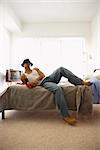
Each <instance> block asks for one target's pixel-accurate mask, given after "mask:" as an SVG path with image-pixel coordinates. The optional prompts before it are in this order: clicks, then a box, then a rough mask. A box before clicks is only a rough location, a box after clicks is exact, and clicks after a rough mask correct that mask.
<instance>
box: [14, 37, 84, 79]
mask: <svg viewBox="0 0 100 150" xmlns="http://www.w3.org/2000/svg"><path fill="white" fill-rule="evenodd" d="M84 54H85V39H84V38H77V37H73V38H72V37H65V38H30V37H29V38H26V37H23V38H22V37H15V38H14V39H13V43H12V52H11V64H12V68H13V69H21V70H22V67H21V63H22V61H23V60H24V59H26V58H29V59H30V60H31V61H32V63H33V64H34V66H35V67H39V68H40V69H41V70H42V71H43V72H44V73H45V74H46V75H49V74H50V73H52V72H53V70H55V69H56V68H58V67H60V66H63V67H65V68H67V69H69V70H71V71H72V72H73V73H75V74H76V75H78V76H79V77H83V75H84V74H85V71H86V68H85V66H86V58H85V57H84Z"/></svg>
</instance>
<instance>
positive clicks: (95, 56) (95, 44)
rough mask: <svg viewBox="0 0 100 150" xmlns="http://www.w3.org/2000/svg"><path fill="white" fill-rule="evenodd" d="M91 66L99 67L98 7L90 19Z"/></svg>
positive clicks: (99, 30) (99, 17) (99, 23)
mask: <svg viewBox="0 0 100 150" xmlns="http://www.w3.org/2000/svg"><path fill="white" fill-rule="evenodd" d="M91 54H92V60H91V61H92V67H93V68H100V8H98V11H97V14H96V16H95V17H94V19H93V21H92V49H91Z"/></svg>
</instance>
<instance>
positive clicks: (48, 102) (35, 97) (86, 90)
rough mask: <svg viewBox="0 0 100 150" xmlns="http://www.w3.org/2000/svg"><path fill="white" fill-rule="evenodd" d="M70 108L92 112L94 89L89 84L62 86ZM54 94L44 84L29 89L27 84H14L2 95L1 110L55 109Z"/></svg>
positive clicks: (0, 97)
mask: <svg viewBox="0 0 100 150" xmlns="http://www.w3.org/2000/svg"><path fill="white" fill-rule="evenodd" d="M62 89H63V91H64V96H65V100H66V103H67V105H68V108H69V110H73V111H78V112H79V113H82V114H88V113H91V112H92V90H91V87H89V86H65V85H64V86H62ZM55 108H56V106H55V103H54V95H53V93H51V92H50V91H48V90H47V89H45V88H43V87H42V86H37V87H35V88H32V89H29V88H27V87H26V86H25V85H13V86H10V87H8V88H7V90H6V91H5V92H4V93H3V94H2V95H1V96H0V111H3V110H6V109H15V110H23V111H34V110H47V109H55Z"/></svg>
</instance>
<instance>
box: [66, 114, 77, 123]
mask: <svg viewBox="0 0 100 150" xmlns="http://www.w3.org/2000/svg"><path fill="white" fill-rule="evenodd" d="M63 120H64V121H65V122H67V123H68V124H70V125H74V124H75V123H76V122H77V120H76V118H75V117H72V116H68V117H65V118H63Z"/></svg>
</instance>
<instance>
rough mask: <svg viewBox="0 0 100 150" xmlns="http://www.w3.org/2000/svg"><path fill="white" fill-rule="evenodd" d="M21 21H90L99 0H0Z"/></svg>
mask: <svg viewBox="0 0 100 150" xmlns="http://www.w3.org/2000/svg"><path fill="white" fill-rule="evenodd" d="M1 3H3V4H7V5H9V7H10V8H11V9H12V10H13V12H14V14H15V15H16V16H17V17H18V19H19V20H20V22H21V23H48V22H69V21H70V22H72V21H75V22H77V21H91V20H92V19H93V17H94V16H95V15H96V12H97V8H98V5H99V4H100V3H99V0H1Z"/></svg>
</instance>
